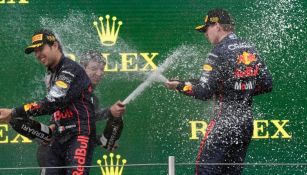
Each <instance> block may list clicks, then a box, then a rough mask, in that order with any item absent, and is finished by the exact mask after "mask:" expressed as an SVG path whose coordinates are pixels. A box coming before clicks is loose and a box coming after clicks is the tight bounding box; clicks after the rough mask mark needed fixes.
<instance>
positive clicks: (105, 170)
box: [97, 153, 127, 175]
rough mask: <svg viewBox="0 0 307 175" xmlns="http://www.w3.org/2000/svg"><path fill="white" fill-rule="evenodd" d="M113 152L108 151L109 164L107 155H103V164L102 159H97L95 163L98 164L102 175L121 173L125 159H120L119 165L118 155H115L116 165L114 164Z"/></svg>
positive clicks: (117, 174) (120, 174)
mask: <svg viewBox="0 0 307 175" xmlns="http://www.w3.org/2000/svg"><path fill="white" fill-rule="evenodd" d="M113 157H114V154H113V153H110V164H108V161H107V158H108V156H107V155H103V159H104V166H103V165H102V160H100V159H99V160H97V164H98V165H99V166H100V170H101V173H102V175H122V173H123V169H124V166H125V164H126V163H127V160H126V159H123V160H122V165H119V160H120V157H121V156H120V155H116V165H114V159H113Z"/></svg>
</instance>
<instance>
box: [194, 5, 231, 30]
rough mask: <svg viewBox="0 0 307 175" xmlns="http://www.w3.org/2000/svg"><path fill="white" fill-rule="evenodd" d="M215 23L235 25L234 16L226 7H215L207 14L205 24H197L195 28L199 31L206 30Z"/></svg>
mask: <svg viewBox="0 0 307 175" xmlns="http://www.w3.org/2000/svg"><path fill="white" fill-rule="evenodd" d="M215 23H220V24H232V25H234V22H233V20H232V18H231V17H230V15H229V13H228V11H226V10H224V9H214V10H210V11H209V12H208V14H207V15H206V16H205V18H204V24H203V25H200V26H197V27H196V28H195V30H197V31H199V32H206V30H207V29H208V27H209V26H210V25H212V24H215Z"/></svg>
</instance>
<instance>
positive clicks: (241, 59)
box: [237, 52, 257, 65]
mask: <svg viewBox="0 0 307 175" xmlns="http://www.w3.org/2000/svg"><path fill="white" fill-rule="evenodd" d="M256 60H257V59H256V55H255V54H252V53H248V52H243V54H242V55H239V56H238V60H237V63H238V64H241V63H243V64H245V65H249V64H250V63H252V62H254V61H256Z"/></svg>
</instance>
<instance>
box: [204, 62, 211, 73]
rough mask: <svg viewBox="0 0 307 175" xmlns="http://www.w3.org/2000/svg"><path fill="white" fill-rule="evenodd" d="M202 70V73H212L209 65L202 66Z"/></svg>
mask: <svg viewBox="0 0 307 175" xmlns="http://www.w3.org/2000/svg"><path fill="white" fill-rule="evenodd" d="M203 69H204V71H208V72H210V71H212V69H213V68H212V66H210V65H209V64H204V66H203Z"/></svg>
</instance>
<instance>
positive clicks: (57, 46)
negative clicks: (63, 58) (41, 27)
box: [52, 41, 60, 50]
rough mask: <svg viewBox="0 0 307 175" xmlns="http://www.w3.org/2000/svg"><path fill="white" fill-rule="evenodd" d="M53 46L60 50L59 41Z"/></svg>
mask: <svg viewBox="0 0 307 175" xmlns="http://www.w3.org/2000/svg"><path fill="white" fill-rule="evenodd" d="M52 47H53V48H54V49H58V50H60V48H59V43H58V42H57V41H56V42H54V43H53V45H52Z"/></svg>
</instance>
